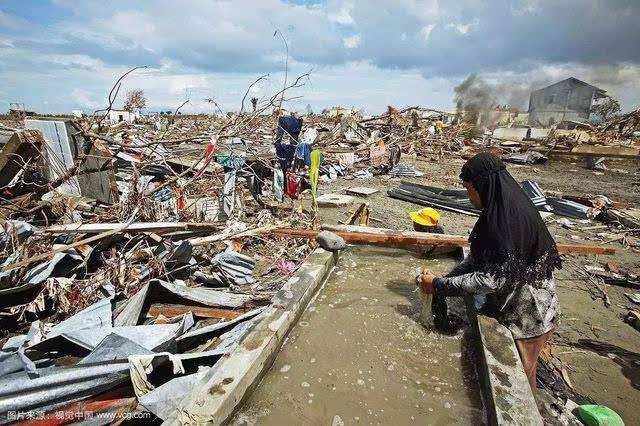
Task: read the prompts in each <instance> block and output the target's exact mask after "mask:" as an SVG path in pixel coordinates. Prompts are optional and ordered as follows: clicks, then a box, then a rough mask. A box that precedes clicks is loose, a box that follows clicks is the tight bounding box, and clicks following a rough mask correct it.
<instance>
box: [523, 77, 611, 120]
mask: <svg viewBox="0 0 640 426" xmlns="http://www.w3.org/2000/svg"><path fill="white" fill-rule="evenodd" d="M607 97H608V95H606V90H602V89H600V88H598V87H595V86H592V85H590V84H588V83H585V82H584V81H580V80H578V79H577V78H573V77H570V78H567V79H566V80H562V81H560V82H558V83H555V84H552V85H551V86H547V87H544V88H542V89H539V90H536V91H534V92H531V97H530V98H529V124H530V125H532V126H542V127H549V126H552V125H554V124H557V123H560V122H562V121H567V120H569V121H578V122H585V121H588V120H589V118H591V108H592V107H593V105H595V104H597V103H598V102H601V101H602V100H604V99H606V98H607Z"/></svg>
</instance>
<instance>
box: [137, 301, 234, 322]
mask: <svg viewBox="0 0 640 426" xmlns="http://www.w3.org/2000/svg"><path fill="white" fill-rule="evenodd" d="M245 311H246V310H245V309H239V310H230V309H219V308H210V307H206V306H187V305H179V304H168V303H153V304H152V305H151V306H150V307H149V311H148V312H147V313H148V314H149V315H151V316H153V317H157V316H159V315H164V316H165V317H167V318H171V317H177V316H179V315H183V314H186V313H187V312H192V313H193V315H195V316H197V317H203V318H219V319H224V320H232V319H236V318H238V317H239V316H240V315H242V314H244V313H245Z"/></svg>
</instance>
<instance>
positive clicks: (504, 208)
mask: <svg viewBox="0 0 640 426" xmlns="http://www.w3.org/2000/svg"><path fill="white" fill-rule="evenodd" d="M460 178H461V179H462V180H463V181H465V182H470V183H472V184H473V186H474V187H475V188H476V190H477V191H478V193H479V194H480V200H481V201H482V213H481V214H480V217H479V218H478V221H477V222H476V225H475V226H474V228H473V231H472V232H471V236H470V237H469V241H470V242H471V255H472V256H473V259H474V262H475V264H476V265H477V267H478V269H479V270H481V271H483V272H489V273H491V274H494V275H496V276H498V277H505V278H507V279H508V280H509V281H511V282H512V283H514V284H515V283H517V282H529V283H533V282H534V281H537V280H539V279H544V278H549V277H551V273H552V272H553V270H554V269H556V268H558V269H559V268H560V267H561V264H560V257H559V255H558V249H557V247H556V243H555V241H554V240H553V237H551V234H550V233H549V230H548V229H547V226H546V225H545V223H544V222H543V221H542V218H541V217H540V214H539V213H538V210H537V209H536V207H535V206H534V205H533V202H531V200H530V199H529V197H528V196H527V194H526V193H525V192H524V190H523V189H522V188H521V187H520V185H518V183H517V182H516V181H515V180H514V179H513V177H512V176H511V175H510V174H509V172H508V171H507V170H506V168H505V166H504V163H503V162H502V161H501V160H500V159H499V158H498V157H496V156H495V155H493V154H490V153H481V154H478V155H476V156H474V157H473V158H471V159H470V160H469V161H467V162H466V163H465V165H464V166H462V172H461V173H460Z"/></svg>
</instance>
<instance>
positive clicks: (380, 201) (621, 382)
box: [320, 159, 640, 424]
mask: <svg viewBox="0 0 640 426" xmlns="http://www.w3.org/2000/svg"><path fill="white" fill-rule="evenodd" d="M462 164H464V160H460V159H449V160H447V161H442V162H439V163H436V162H418V163H417V168H418V169H419V170H420V171H422V172H424V174H425V175H424V176H423V177H419V178H408V179H407V180H411V181H414V182H417V183H422V184H427V185H434V186H440V187H443V188H444V187H446V188H454V187H455V188H461V185H460V184H459V178H458V174H459V172H460V168H461V166H462ZM607 165H608V167H609V168H611V169H616V170H613V171H612V170H607V171H605V172H604V174H600V173H602V172H594V171H591V170H588V169H586V167H584V164H583V163H581V162H576V163H574V164H572V163H570V162H562V161H551V160H550V161H549V162H547V164H544V165H536V166H519V165H511V164H510V165H508V170H509V171H510V172H511V173H512V174H513V176H514V177H515V178H516V180H518V181H523V180H534V181H537V182H538V183H539V184H540V186H541V187H542V189H543V190H546V191H559V192H563V193H565V194H572V195H584V196H586V195H597V194H603V195H606V196H608V197H609V198H611V199H613V200H615V201H620V202H625V203H631V205H632V206H635V207H638V205H639V204H640V186H638V182H639V181H640V177H639V174H638V166H639V165H638V163H637V162H634V161H629V160H625V161H613V160H607ZM617 169H619V170H617ZM620 170H624V171H627V173H622V172H621V171H620ZM404 179H406V178H404ZM399 183H400V179H398V178H392V179H389V178H388V177H374V178H370V179H363V180H361V179H354V180H344V179H338V180H337V181H334V182H332V183H330V184H323V185H322V186H321V189H320V190H321V191H322V193H327V192H337V193H344V191H343V189H344V188H347V187H350V186H365V187H371V188H377V189H379V190H380V192H378V193H376V194H373V195H370V196H369V197H367V198H360V197H356V198H355V199H354V203H353V205H352V206H351V207H350V208H345V207H341V208H324V209H322V211H321V214H320V222H321V223H334V224H335V223H337V222H338V221H339V220H346V218H347V217H348V210H354V209H355V207H356V206H357V205H358V203H361V202H368V203H369V204H370V209H371V216H372V218H373V219H376V220H379V221H375V220H374V221H371V222H370V226H377V227H388V228H394V229H411V228H412V225H411V221H410V219H409V218H408V212H409V211H410V210H417V209H420V208H422V206H419V205H416V204H412V203H409V202H405V201H401V200H395V199H392V198H390V197H388V196H387V195H386V191H387V189H389V188H392V187H395V186H396V185H398V184H399ZM440 214H441V215H442V221H441V224H442V225H443V227H444V228H445V230H446V231H447V232H448V233H451V234H461V235H467V234H468V233H469V231H470V230H471V228H472V227H473V224H474V223H475V220H476V218H474V217H471V216H465V215H462V214H457V213H451V212H447V211H440ZM555 219H557V217H553V216H552V217H551V218H550V219H547V223H548V226H549V229H550V230H551V233H552V235H553V236H554V237H555V238H556V241H558V242H572V243H583V244H601V242H602V238H600V237H598V236H597V234H598V233H600V232H603V230H580V229H578V228H580V227H588V226H596V225H601V223H600V222H598V221H592V223H590V224H578V226H577V227H576V228H574V229H565V228H563V227H562V226H560V225H559V224H558V223H556V222H555ZM604 231H606V230H604ZM608 245H609V246H611V247H614V248H616V249H617V253H616V254H615V255H613V256H580V255H572V256H565V257H564V259H565V262H564V267H563V269H562V270H560V271H557V272H556V282H557V286H558V297H559V299H560V305H561V310H562V316H561V323H560V327H559V330H557V333H556V334H555V335H554V338H553V342H554V344H555V347H556V351H557V353H558V356H559V358H560V359H561V360H562V362H563V363H564V365H565V366H567V367H568V368H567V373H568V376H569V378H570V381H571V383H572V385H573V386H574V388H575V390H576V391H577V392H578V393H580V394H583V395H585V396H587V397H590V398H592V399H593V400H595V401H597V402H598V403H600V404H605V405H607V406H609V407H611V408H613V409H614V410H615V411H617V412H618V413H619V414H620V415H621V416H622V417H623V419H624V420H625V422H627V424H640V423H639V422H638V420H637V419H638V416H637V404H638V401H640V332H639V331H637V330H635V329H634V328H632V327H631V326H630V325H628V324H627V323H625V322H624V321H623V317H624V316H625V315H626V313H627V312H628V310H629V308H635V309H636V310H637V309H638V305H635V306H634V304H633V303H632V302H630V301H629V299H627V298H626V297H625V296H624V293H625V292H627V293H628V292H632V293H633V292H640V290H633V289H629V288H623V287H617V286H608V287H607V291H608V295H609V298H610V300H611V306H610V307H608V308H607V307H605V306H604V303H603V301H602V300H601V299H597V298H594V295H593V294H594V293H595V294H597V293H598V292H597V290H596V291H593V290H592V291H590V290H589V289H590V288H591V289H593V285H592V284H589V283H587V282H586V281H585V280H584V279H583V278H582V277H581V276H580V275H578V273H577V271H578V270H580V269H581V268H583V267H584V266H585V265H596V264H598V263H599V262H600V264H601V265H603V264H604V263H605V262H613V263H615V264H617V265H618V266H619V267H620V268H622V269H627V270H631V271H635V273H638V271H640V254H638V253H637V252H634V251H632V250H631V249H629V248H624V247H622V245H621V244H619V243H617V242H614V243H609V244H608Z"/></svg>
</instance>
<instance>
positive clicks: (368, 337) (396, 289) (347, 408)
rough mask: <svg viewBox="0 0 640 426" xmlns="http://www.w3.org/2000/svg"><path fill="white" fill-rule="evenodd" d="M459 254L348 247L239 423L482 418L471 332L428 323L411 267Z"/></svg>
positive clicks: (434, 265) (448, 261)
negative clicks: (447, 331) (443, 330)
mask: <svg viewBox="0 0 640 426" xmlns="http://www.w3.org/2000/svg"><path fill="white" fill-rule="evenodd" d="M455 263H456V261H455V259H454V258H453V257H440V258H438V259H424V258H421V257H420V256H419V255H416V254H412V253H411V252H407V251H404V250H395V249H388V248H375V247H350V248H349V249H348V250H346V251H344V252H343V253H342V255H341V257H340V260H339V262H338V264H337V266H336V268H335V269H334V270H333V272H332V274H331V276H330V277H329V279H328V280H327V282H326V283H325V285H324V286H323V288H322V289H321V290H320V291H319V292H318V294H317V295H316V297H315V299H314V300H313V301H312V302H311V303H310V305H309V306H308V307H307V309H306V311H305V312H304V314H303V315H302V317H301V318H300V320H299V322H298V324H297V325H296V326H295V328H294V329H293V330H292V332H291V333H290V334H289V336H288V337H287V339H286V342H285V344H284V345H283V347H282V350H281V352H280V353H279V354H278V356H277V358H276V360H275V362H274V364H273V366H272V367H271V369H270V370H269V372H268V373H267V374H266V375H265V377H264V379H263V380H262V381H261V383H260V384H259V385H258V387H257V388H256V389H255V391H254V392H253V393H252V395H251V396H250V397H249V398H248V400H247V401H246V402H245V403H244V405H243V406H242V407H241V408H240V409H239V411H238V412H237V413H236V414H235V416H234V418H233V420H232V422H231V424H235V425H245V424H246V425H253V424H255V425H303V424H304V425H342V424H345V425H347V424H373V425H394V426H397V425H404V424H420V425H429V424H433V425H442V424H465V425H466V424H481V423H482V418H483V414H482V408H481V401H480V397H479V395H480V390H479V388H478V381H477V378H476V373H475V371H474V367H473V365H471V364H472V362H473V361H472V359H473V356H472V355H473V354H471V352H470V351H471V349H470V346H471V345H470V344H469V342H468V339H469V338H468V337H467V336H465V335H464V334H463V333H462V332H461V333H459V334H456V335H453V336H447V335H442V334H439V333H436V332H432V331H429V330H426V329H425V328H424V327H423V326H422V325H421V324H420V323H419V316H420V311H421V309H422V307H421V302H422V299H421V298H420V296H419V294H418V293H417V292H415V289H416V286H415V284H414V279H415V270H416V268H418V267H427V268H429V269H432V270H434V271H435V272H436V273H440V274H442V273H446V272H447V271H448V270H449V269H450V268H451V267H452V266H453V265H454V264H455Z"/></svg>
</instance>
